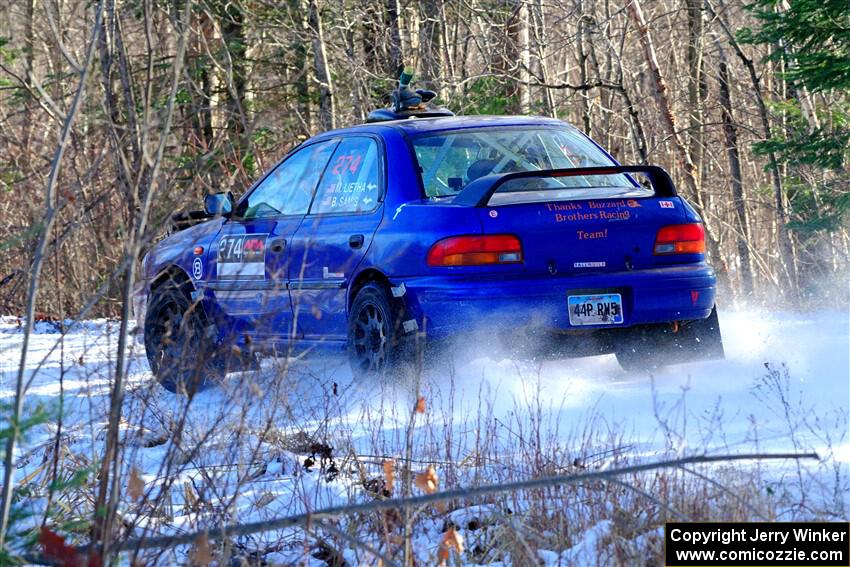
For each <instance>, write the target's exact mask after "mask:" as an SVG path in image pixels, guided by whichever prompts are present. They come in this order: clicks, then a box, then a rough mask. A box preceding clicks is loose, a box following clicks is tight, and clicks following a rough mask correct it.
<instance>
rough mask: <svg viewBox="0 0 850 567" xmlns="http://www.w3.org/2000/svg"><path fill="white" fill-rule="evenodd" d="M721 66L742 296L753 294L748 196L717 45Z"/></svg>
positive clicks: (724, 66)
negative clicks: (745, 190)
mask: <svg viewBox="0 0 850 567" xmlns="http://www.w3.org/2000/svg"><path fill="white" fill-rule="evenodd" d="M717 51H718V56H719V58H720V67H719V70H718V79H719V83H720V96H719V99H720V111H721V114H722V122H723V135H724V137H725V139H726V157H727V158H728V160H729V176H730V180H731V181H730V188H731V192H732V202H733V204H734V207H735V217H736V221H737V227H736V228H737V235H736V241H737V248H738V259H739V261H740V264H741V290H742V292H743V294H744V296H745V297H748V298H750V297H752V294H753V272H752V266H751V264H750V245H751V243H750V221H749V216H748V214H747V196H746V193H745V192H744V184H743V182H742V174H741V157H740V152H739V149H738V128H737V126H736V125H735V119H734V117H733V114H732V97H731V94H730V90H729V71H728V67H727V63H726V54H725V53H724V51H723V48H722V47H721V46H720V42H718V43H717Z"/></svg>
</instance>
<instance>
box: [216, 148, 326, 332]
mask: <svg viewBox="0 0 850 567" xmlns="http://www.w3.org/2000/svg"><path fill="white" fill-rule="evenodd" d="M336 143H337V142H335V141H320V142H317V143H314V144H310V145H307V146H304V147H301V148H299V149H297V150H296V151H295V152H293V153H292V154H291V155H289V156H287V157H286V159H285V160H284V161H283V162H282V163H280V164H279V165H278V166H277V167H276V168H274V169H273V170H272V171H271V172H270V173H268V174H267V175H266V176H265V177H264V178H263V179H262V180H261V181H260V182H259V183H258V184H257V185H255V187H254V189H253V190H251V191H250V192H249V193H248V194H247V195H246V196H245V197H244V198H243V199H241V200H240V201H239V203H238V204H237V206H236V209H235V211H234V213H233V215H232V216H231V218H230V219H228V220H227V222H225V223H224V225H223V226H222V229H221V232H220V233H219V235H218V237H217V238H216V239H215V240H214V242H213V244H212V247H211V249H210V251H209V254H210V258H211V259H212V260H213V264H214V270H213V274H212V282H211V287H212V291H213V295H214V300H215V304H216V306H217V307H218V308H219V310H220V314H221V315H222V319H223V321H222V322H223V326H224V328H225V329H226V330H229V332H230V333H231V334H232V335H233V337H235V338H236V339H237V340H238V339H240V338H242V336H243V335H248V336H251V337H253V338H255V339H260V340H262V339H264V338H269V339H280V338H281V337H284V338H286V337H289V336H290V333H291V330H292V314H293V311H292V302H291V298H290V295H289V281H288V271H289V270H288V267H289V259H290V241H291V239H292V237H293V235H294V234H295V232H296V231H297V230H298V227H299V225H300V224H301V222H302V220H303V218H304V215H305V214H306V213H307V211H308V209H309V207H310V202H311V201H312V198H313V193H314V192H315V188H316V185H317V183H318V181H319V179H320V177H321V175H322V172H323V171H324V168H325V166H326V165H327V163H328V159H329V158H330V156H331V154H332V152H333V150H334V148H335V146H336Z"/></svg>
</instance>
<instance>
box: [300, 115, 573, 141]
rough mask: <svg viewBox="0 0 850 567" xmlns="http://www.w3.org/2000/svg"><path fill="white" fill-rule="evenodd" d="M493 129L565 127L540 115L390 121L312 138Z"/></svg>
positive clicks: (564, 123) (360, 125)
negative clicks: (503, 127) (384, 132)
mask: <svg viewBox="0 0 850 567" xmlns="http://www.w3.org/2000/svg"><path fill="white" fill-rule="evenodd" d="M492 126H567V127H572V126H571V125H570V124H567V123H566V122H564V121H563V120H557V119H555V118H546V117H543V116H484V115H480V116H441V117H437V118H407V119H404V120H389V121H386V122H372V123H368V124H359V125H357V126H350V127H348V128H340V129H337V130H330V131H328V132H324V133H322V134H319V135H317V136H315V138H313V139H320V138H329V137H330V138H332V137H334V136H337V135H339V134H354V133H357V132H361V133H364V132H372V133H380V131H381V130H385V129H386V128H393V129H395V130H400V131H401V132H403V133H404V134H409V135H413V134H421V133H425V132H439V131H443V130H460V129H463V128H482V127H492Z"/></svg>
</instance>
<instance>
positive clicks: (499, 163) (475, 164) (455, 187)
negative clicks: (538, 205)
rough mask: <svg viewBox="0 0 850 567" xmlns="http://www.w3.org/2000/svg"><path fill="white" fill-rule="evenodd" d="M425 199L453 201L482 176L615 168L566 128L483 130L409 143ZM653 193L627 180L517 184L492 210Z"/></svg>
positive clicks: (506, 188) (503, 190)
mask: <svg viewBox="0 0 850 567" xmlns="http://www.w3.org/2000/svg"><path fill="white" fill-rule="evenodd" d="M412 143H413V149H414V152H415V154H416V159H417V160H418V161H419V174H420V175H421V177H422V186H423V187H424V188H425V194H426V196H428V197H431V198H433V197H446V196H450V195H457V194H458V193H459V192H460V191H462V190H463V188H464V187H466V186H467V185H468V184H469V183H471V182H472V181H475V180H476V179H478V178H479V177H483V176H485V175H490V174H497V173H508V172H513V171H539V170H544V169H568V168H575V167H599V166H607V165H613V163H614V162H613V161H612V160H611V159H610V158H609V157H608V156H606V155H605V153H604V152H602V151H601V150H600V149H599V148H598V147H596V145H595V144H594V143H593V142H591V141H590V140H589V139H588V138H586V137H585V136H583V135H581V134H579V133H578V132H575V131H573V130H570V129H567V128H543V127H537V128H529V127H527V126H524V127H516V128H504V129H503V128H500V129H495V128H481V129H477V130H476V129H465V130H454V131H448V132H439V133H436V134H423V135H419V136H416V137H414V138H412ZM651 194H652V190H651V189H647V188H645V187H642V186H640V185H638V184H636V183H635V182H634V181H632V180H631V179H630V178H629V177H628V176H626V175H622V174H615V175H593V176H575V177H559V178H552V177H541V178H526V179H515V180H512V181H509V182H507V183H505V184H504V185H502V186H501V187H499V189H498V191H497V192H496V194H495V195H493V198H492V199H491V200H490V204H491V205H497V204H508V203H513V202H531V201H543V200H546V201H551V200H572V199H586V198H596V197H641V196H647V195H651Z"/></svg>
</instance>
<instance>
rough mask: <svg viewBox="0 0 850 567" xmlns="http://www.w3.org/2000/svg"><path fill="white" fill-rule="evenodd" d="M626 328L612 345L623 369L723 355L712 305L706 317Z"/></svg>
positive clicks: (714, 310)
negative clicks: (676, 322)
mask: <svg viewBox="0 0 850 567" xmlns="http://www.w3.org/2000/svg"><path fill="white" fill-rule="evenodd" d="M628 331H629V332H628V334H627V335H625V336H622V337H618V340H617V344H616V347H615V353H616V355H617V360H618V361H619V362H620V365H621V366H622V367H623V368H624V369H626V370H642V369H647V368H652V367H661V366H667V365H670V364H682V363H685V362H698V361H701V360H720V359H723V358H724V352H723V339H722V337H721V335H720V322H719V320H718V317H717V307H716V306H715V307H714V308H712V310H711V315H709V316H708V317H707V318H706V319H702V320H697V321H687V322H683V323H679V324H673V325H664V326H655V327H643V328H636V329H629V330H628Z"/></svg>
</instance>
